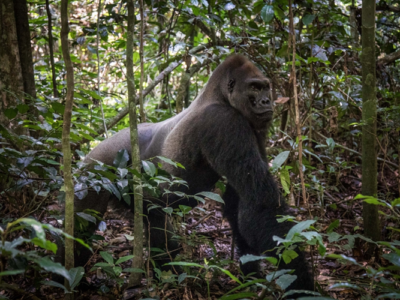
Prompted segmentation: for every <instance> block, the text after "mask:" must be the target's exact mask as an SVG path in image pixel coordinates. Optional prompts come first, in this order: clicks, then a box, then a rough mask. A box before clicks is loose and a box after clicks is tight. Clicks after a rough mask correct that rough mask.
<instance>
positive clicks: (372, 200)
mask: <svg viewBox="0 0 400 300" xmlns="http://www.w3.org/2000/svg"><path fill="white" fill-rule="evenodd" d="M364 202H366V203H368V204H373V205H382V206H385V204H384V203H382V202H380V201H379V200H378V199H376V198H373V197H370V198H365V199H364Z"/></svg>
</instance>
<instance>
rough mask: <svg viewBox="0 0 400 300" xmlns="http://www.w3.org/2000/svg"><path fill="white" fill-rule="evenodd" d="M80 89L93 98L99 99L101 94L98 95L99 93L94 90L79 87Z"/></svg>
mask: <svg viewBox="0 0 400 300" xmlns="http://www.w3.org/2000/svg"><path fill="white" fill-rule="evenodd" d="M80 90H81V91H82V92H84V93H85V94H88V95H90V96H91V97H92V98H94V99H97V100H101V96H99V94H97V93H96V92H95V91H91V90H85V89H80Z"/></svg>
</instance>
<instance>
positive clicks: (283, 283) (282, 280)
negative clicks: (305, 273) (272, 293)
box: [276, 274, 297, 290]
mask: <svg viewBox="0 0 400 300" xmlns="http://www.w3.org/2000/svg"><path fill="white" fill-rule="evenodd" d="M296 279H297V276H296V275H291V274H285V275H282V276H281V277H279V278H278V279H277V280H276V284H277V285H279V286H280V287H281V289H282V290H286V289H287V288H288V286H289V285H291V284H292V283H293V282H294V281H295V280H296Z"/></svg>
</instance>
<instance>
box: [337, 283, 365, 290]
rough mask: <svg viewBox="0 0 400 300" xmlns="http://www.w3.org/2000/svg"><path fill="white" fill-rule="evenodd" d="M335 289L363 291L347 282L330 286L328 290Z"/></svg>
mask: <svg viewBox="0 0 400 300" xmlns="http://www.w3.org/2000/svg"><path fill="white" fill-rule="evenodd" d="M337 288H339V289H341V288H350V289H354V290H363V289H361V288H360V287H359V286H357V285H355V284H351V283H348V282H340V283H335V284H333V285H331V286H330V287H329V289H330V290H331V289H337Z"/></svg>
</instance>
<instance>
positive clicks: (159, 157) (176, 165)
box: [157, 156, 185, 169]
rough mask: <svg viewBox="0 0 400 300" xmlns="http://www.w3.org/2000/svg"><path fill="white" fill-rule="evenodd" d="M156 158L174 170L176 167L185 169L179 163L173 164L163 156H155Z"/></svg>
mask: <svg viewBox="0 0 400 300" xmlns="http://www.w3.org/2000/svg"><path fill="white" fill-rule="evenodd" d="M157 158H158V159H159V160H162V161H163V162H166V163H167V164H170V165H172V166H174V167H175V168H176V167H179V168H182V169H184V168H185V167H184V166H182V165H181V164H180V163H177V162H174V161H173V160H171V159H169V158H166V157H164V156H157Z"/></svg>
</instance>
